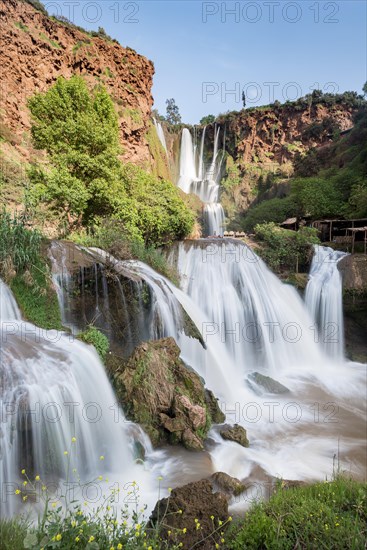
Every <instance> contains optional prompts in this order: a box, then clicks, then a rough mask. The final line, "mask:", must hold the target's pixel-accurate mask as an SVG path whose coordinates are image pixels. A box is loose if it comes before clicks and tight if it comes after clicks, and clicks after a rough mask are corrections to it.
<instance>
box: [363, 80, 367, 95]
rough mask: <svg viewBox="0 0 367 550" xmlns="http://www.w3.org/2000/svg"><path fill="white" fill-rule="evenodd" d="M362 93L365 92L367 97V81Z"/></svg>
mask: <svg viewBox="0 0 367 550" xmlns="http://www.w3.org/2000/svg"><path fill="white" fill-rule="evenodd" d="M362 91H363V95H364V97H367V81H366V82H365V83H364V84H363V88H362Z"/></svg>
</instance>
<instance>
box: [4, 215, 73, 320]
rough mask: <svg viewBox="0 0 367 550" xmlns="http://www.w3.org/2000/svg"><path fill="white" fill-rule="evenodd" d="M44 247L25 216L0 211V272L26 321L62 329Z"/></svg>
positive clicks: (41, 239)
mask: <svg viewBox="0 0 367 550" xmlns="http://www.w3.org/2000/svg"><path fill="white" fill-rule="evenodd" d="M45 247H46V244H45V241H44V239H43V237H42V235H41V233H39V232H38V231H36V230H31V229H29V228H28V227H27V219H26V217H24V216H17V215H14V216H12V215H11V214H9V213H8V212H6V211H5V210H4V211H3V212H2V213H0V276H1V277H2V278H3V279H4V280H5V282H7V283H8V284H9V285H10V288H11V290H12V291H13V293H14V296H15V298H16V300H17V302H18V305H19V307H20V309H21V311H22V313H23V315H24V317H25V318H26V319H27V320H28V321H31V322H32V323H34V324H35V325H37V326H39V327H42V328H45V329H62V325H61V316H60V309H59V304H58V301H57V296H56V292H55V289H54V288H53V285H52V281H51V276H50V268H49V265H48V261H47V259H46V257H45V253H44V252H43V249H45Z"/></svg>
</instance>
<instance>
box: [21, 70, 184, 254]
mask: <svg viewBox="0 0 367 550" xmlns="http://www.w3.org/2000/svg"><path fill="white" fill-rule="evenodd" d="M29 107H30V110H31V113H32V118H33V124H32V137H33V141H34V144H35V146H36V147H37V148H39V149H45V150H46V151H47V153H48V155H49V160H50V163H49V165H48V166H47V167H46V168H45V167H44V166H39V165H38V166H37V165H35V166H33V167H32V168H31V170H30V174H29V175H30V180H31V184H32V187H31V191H30V202H31V203H32V201H33V205H35V204H37V203H40V202H42V203H47V204H48V205H49V208H50V209H53V210H54V211H55V212H56V213H57V215H58V216H59V217H62V216H63V217H65V218H66V219H67V220H68V222H69V230H73V229H79V228H80V226H81V225H82V224H83V225H94V226H98V225H99V224H100V222H101V220H102V219H104V220H106V219H113V220H118V222H119V225H120V226H122V227H123V229H124V234H125V236H126V238H129V239H133V240H134V239H135V240H139V241H140V242H144V243H145V244H149V245H152V246H157V245H160V244H163V243H167V242H169V241H171V240H174V239H179V238H183V237H184V236H186V235H187V234H188V233H189V232H190V231H191V228H192V226H193V223H194V219H193V214H192V212H191V211H190V210H189V209H188V207H187V206H186V205H185V203H184V202H183V199H182V198H181V197H180V195H179V191H178V189H177V188H176V187H175V186H173V185H172V183H170V182H168V181H163V180H159V179H157V178H155V176H153V175H152V174H148V173H146V172H144V170H142V169H141V168H138V167H136V166H132V165H131V166H130V165H123V164H122V163H121V162H120V160H119V158H118V155H119V153H120V146H119V132H118V123H117V116H116V113H115V110H114V106H113V103H112V100H111V98H110V96H109V95H108V93H107V91H106V90H105V88H103V87H102V86H98V87H96V88H95V89H94V90H93V91H92V92H90V91H89V90H88V88H87V86H86V84H85V82H84V80H83V79H82V78H81V77H76V76H74V77H72V78H71V79H70V80H65V79H64V78H59V79H58V80H57V82H56V83H55V84H54V85H53V86H52V87H51V88H50V89H49V90H48V91H47V92H46V93H42V94H36V95H35V96H34V97H33V98H31V99H30V100H29Z"/></svg>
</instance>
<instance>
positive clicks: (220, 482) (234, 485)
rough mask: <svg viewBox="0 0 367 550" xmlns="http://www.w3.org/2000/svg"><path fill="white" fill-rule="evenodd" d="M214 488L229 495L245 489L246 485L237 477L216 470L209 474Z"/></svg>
mask: <svg viewBox="0 0 367 550" xmlns="http://www.w3.org/2000/svg"><path fill="white" fill-rule="evenodd" d="M210 481H212V482H213V485H214V488H215V489H218V490H220V491H222V492H224V493H227V494H229V495H234V496H237V495H240V494H241V493H243V492H244V491H245V490H246V485H245V484H244V483H242V481H240V480H239V479H237V478H235V477H232V476H230V475H228V474H226V473H224V472H216V473H215V474H213V475H212V476H210Z"/></svg>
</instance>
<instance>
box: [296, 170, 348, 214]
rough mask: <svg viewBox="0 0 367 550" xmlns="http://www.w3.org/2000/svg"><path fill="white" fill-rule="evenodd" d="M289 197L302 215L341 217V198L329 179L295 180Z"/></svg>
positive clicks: (342, 207)
mask: <svg viewBox="0 0 367 550" xmlns="http://www.w3.org/2000/svg"><path fill="white" fill-rule="evenodd" d="M291 196H292V197H293V199H294V200H295V201H296V202H297V203H298V205H299V207H300V209H301V210H302V212H303V214H305V215H309V216H312V217H313V218H321V217H324V216H340V215H343V210H344V206H345V205H344V201H343V196H342V194H341V192H340V190H339V189H338V187H337V186H336V185H335V184H334V182H333V181H332V180H331V179H323V178H321V177H313V178H304V179H301V178H300V179H296V180H294V181H293V182H292V187H291Z"/></svg>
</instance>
